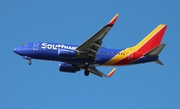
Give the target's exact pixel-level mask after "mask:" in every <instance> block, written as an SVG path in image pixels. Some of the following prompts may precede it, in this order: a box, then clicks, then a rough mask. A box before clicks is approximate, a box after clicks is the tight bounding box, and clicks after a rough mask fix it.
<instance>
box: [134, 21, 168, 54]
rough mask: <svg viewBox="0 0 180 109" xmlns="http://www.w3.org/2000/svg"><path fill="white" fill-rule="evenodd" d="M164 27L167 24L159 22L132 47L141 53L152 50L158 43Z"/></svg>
mask: <svg viewBox="0 0 180 109" xmlns="http://www.w3.org/2000/svg"><path fill="white" fill-rule="evenodd" d="M166 28H167V25H164V24H160V25H159V26H157V27H156V28H155V29H154V30H153V31H152V32H151V33H149V34H148V35H147V36H146V37H145V38H144V39H143V40H142V41H141V42H139V43H138V44H137V45H136V46H134V47H133V48H134V49H136V51H138V52H140V53H142V54H146V53H148V52H149V51H151V50H153V49H154V48H156V47H157V46H159V45H160V43H161V40H162V38H163V36H164V33H165V31H166Z"/></svg>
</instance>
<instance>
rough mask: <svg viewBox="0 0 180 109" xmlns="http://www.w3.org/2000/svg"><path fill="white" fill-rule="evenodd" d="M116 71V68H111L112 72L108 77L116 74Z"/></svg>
mask: <svg viewBox="0 0 180 109" xmlns="http://www.w3.org/2000/svg"><path fill="white" fill-rule="evenodd" d="M115 71H116V68H113V69H112V70H111V72H109V74H108V75H107V76H108V77H112V75H113V74H114V72H115Z"/></svg>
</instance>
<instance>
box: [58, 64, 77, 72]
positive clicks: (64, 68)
mask: <svg viewBox="0 0 180 109" xmlns="http://www.w3.org/2000/svg"><path fill="white" fill-rule="evenodd" d="M59 71H62V72H68V73H75V72H76V71H80V68H79V67H77V66H74V65H72V64H68V63H62V64H60V65H59Z"/></svg>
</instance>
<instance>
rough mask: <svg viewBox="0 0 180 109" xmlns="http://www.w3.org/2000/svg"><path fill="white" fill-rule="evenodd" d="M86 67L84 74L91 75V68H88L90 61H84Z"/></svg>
mask: <svg viewBox="0 0 180 109" xmlns="http://www.w3.org/2000/svg"><path fill="white" fill-rule="evenodd" d="M84 67H85V69H84V75H85V76H89V70H88V67H89V63H88V62H85V63H84Z"/></svg>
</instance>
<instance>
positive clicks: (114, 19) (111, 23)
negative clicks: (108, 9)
mask: <svg viewBox="0 0 180 109" xmlns="http://www.w3.org/2000/svg"><path fill="white" fill-rule="evenodd" d="M118 16H119V14H116V15H115V16H114V17H113V18H112V19H111V21H110V22H109V23H108V24H107V26H113V25H114V23H115V22H116V20H117V18H118Z"/></svg>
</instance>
